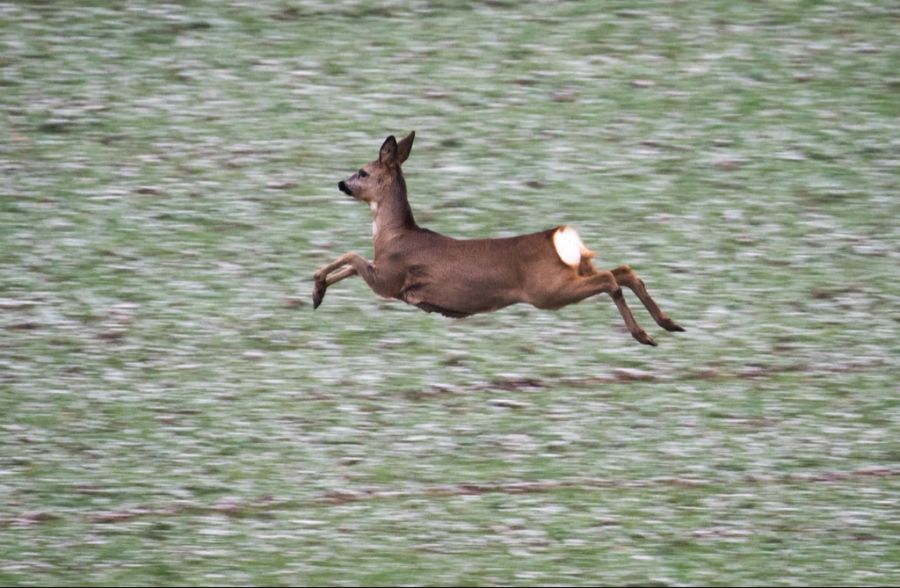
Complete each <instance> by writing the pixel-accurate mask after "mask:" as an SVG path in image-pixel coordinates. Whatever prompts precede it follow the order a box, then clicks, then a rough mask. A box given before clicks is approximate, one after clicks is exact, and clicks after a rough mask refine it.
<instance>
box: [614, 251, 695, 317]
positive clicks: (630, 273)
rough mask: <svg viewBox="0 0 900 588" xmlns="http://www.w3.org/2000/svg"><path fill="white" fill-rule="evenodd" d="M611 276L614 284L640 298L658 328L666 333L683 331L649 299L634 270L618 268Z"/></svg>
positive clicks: (627, 267)
mask: <svg viewBox="0 0 900 588" xmlns="http://www.w3.org/2000/svg"><path fill="white" fill-rule="evenodd" d="M612 274H613V276H614V277H615V278H616V282H618V283H619V284H621V285H622V286H625V287H626V288H629V289H630V290H631V291H632V292H634V293H635V294H637V297H638V298H640V300H641V302H642V303H643V304H644V306H645V307H646V308H647V310H648V311H649V312H650V316H652V317H653V320H655V321H656V324H658V325H659V326H660V327H662V328H664V329H665V330H667V331H684V328H682V327H681V326H680V325H679V324H678V323H676V322H675V321H673V320H672V319H671V318H669V315H667V314H666V313H664V312H663V311H662V310H661V309H660V308H659V306H657V305H656V302H655V301H654V300H653V299H652V298H650V294H649V293H648V292H647V288H646V287H645V286H644V281H643V280H642V279H640V278H639V277H638V275H637V274H636V273H634V270H632V269H631V266H628V265H623V266H619V267H617V268H616V269H614V270H612Z"/></svg>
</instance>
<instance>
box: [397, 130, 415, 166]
mask: <svg viewBox="0 0 900 588" xmlns="http://www.w3.org/2000/svg"><path fill="white" fill-rule="evenodd" d="M415 138H416V132H415V131H410V133H409V134H408V135H406V136H405V137H403V138H402V139H400V142H399V143H397V165H403V162H405V161H406V159H407V158H408V157H409V152H410V151H411V150H412V144H413V139H415Z"/></svg>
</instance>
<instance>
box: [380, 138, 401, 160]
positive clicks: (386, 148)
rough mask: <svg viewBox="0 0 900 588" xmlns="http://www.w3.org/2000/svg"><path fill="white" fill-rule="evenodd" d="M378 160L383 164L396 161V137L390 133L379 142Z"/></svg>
mask: <svg viewBox="0 0 900 588" xmlns="http://www.w3.org/2000/svg"><path fill="white" fill-rule="evenodd" d="M378 161H380V162H381V163H382V164H384V165H394V164H395V163H396V162H397V139H395V138H394V135H391V136H390V137H388V138H387V139H385V140H384V143H382V144H381V151H379V152H378Z"/></svg>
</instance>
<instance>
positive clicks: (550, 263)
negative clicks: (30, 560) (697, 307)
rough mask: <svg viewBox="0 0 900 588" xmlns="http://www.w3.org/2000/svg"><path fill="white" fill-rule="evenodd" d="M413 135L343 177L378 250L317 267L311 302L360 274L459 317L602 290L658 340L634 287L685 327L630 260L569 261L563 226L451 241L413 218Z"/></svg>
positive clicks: (387, 291) (641, 337) (665, 323)
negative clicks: (641, 315)
mask: <svg viewBox="0 0 900 588" xmlns="http://www.w3.org/2000/svg"><path fill="white" fill-rule="evenodd" d="M414 138H415V133H410V134H409V135H408V136H406V137H405V138H404V139H402V140H401V141H399V142H398V141H396V139H394V137H392V136H391V137H388V138H387V140H385V142H384V144H383V145H382V146H381V149H380V151H379V155H378V159H377V160H375V161H372V162H370V163H368V164H366V165H364V166H363V167H362V169H361V170H360V171H358V172H357V173H356V174H354V175H352V176H350V177H349V178H347V180H345V181H343V182H340V183H339V184H338V187H339V189H340V190H341V191H342V192H344V193H346V194H348V195H350V196H352V197H353V198H356V199H358V200H362V201H364V202H367V203H369V205H370V207H371V208H372V211H373V243H374V249H375V258H374V259H373V260H372V261H371V262H369V261H367V260H366V259H365V258H363V257H361V256H360V255H357V254H356V253H346V254H344V255H342V256H341V257H339V258H338V259H336V260H335V261H334V262H332V263H330V264H327V265H325V266H323V267H321V268H320V269H319V270H318V271H317V272H316V274H315V277H314V281H315V287H314V290H313V306H314V308H318V306H319V305H320V304H321V303H322V299H323V298H324V296H325V290H326V289H327V287H328V286H331V285H332V284H334V283H336V282H338V281H340V280H343V279H344V278H348V277H350V276H353V275H359V276H360V277H362V278H363V279H364V280H365V281H366V283H367V284H368V285H369V287H370V288H372V290H373V291H374V292H375V293H376V294H379V295H380V296H383V297H385V298H396V299H398V300H403V301H405V302H407V303H409V304H412V305H414V306H417V307H418V308H421V309H422V310H424V311H426V312H439V313H441V314H443V315H445V316H449V317H454V318H460V317H465V316H469V315H472V314H476V313H480V312H491V311H494V310H498V309H500V308H503V307H505V306H509V305H510V304H515V303H518V302H525V303H528V304H532V305H534V306H536V307H538V308H545V309H557V308H561V307H563V306H566V305H568V304H572V303H574V302H579V301H580V300H583V299H585V298H587V297H588V296H592V295H594V294H599V293H601V292H605V293H607V294H609V295H610V296H611V297H612V298H613V301H614V302H615V303H616V307H617V308H618V309H619V312H620V314H621V315H622V318H623V319H624V320H625V324H626V325H627V326H628V329H629V331H630V332H631V334H632V335H633V336H634V338H635V339H637V340H638V341H640V342H641V343H646V344H648V345H655V344H656V343H655V341H654V340H653V338H651V337H650V336H649V335H648V334H647V333H646V332H645V331H644V330H643V329H642V328H641V327H640V326H639V325H638V324H637V322H636V321H635V320H634V316H633V315H632V313H631V310H630V309H629V307H628V305H627V304H626V303H625V299H624V297H623V296H622V290H621V287H620V286H625V287H627V288H629V289H631V290H632V291H634V292H635V294H637V296H638V298H639V299H640V300H641V302H642V303H643V304H644V306H645V307H646V308H647V310H648V311H649V312H650V314H651V316H653V318H654V319H655V320H656V322H657V323H658V324H659V325H660V326H662V327H663V328H665V329H667V330H669V331H681V330H683V329H682V328H681V327H680V326H678V325H677V324H676V323H675V322H674V321H672V319H670V318H669V317H668V316H667V315H666V314H665V313H663V312H662V311H661V310H660V309H659V307H658V306H657V305H656V303H655V302H654V301H653V299H652V298H651V297H650V295H649V294H648V293H647V290H646V288H645V287H644V283H643V282H642V281H641V280H640V279H639V278H638V277H637V275H636V274H635V273H634V272H633V271H632V269H631V268H630V267H628V266H622V267H619V268H616V269H614V270H611V271H600V270H597V269H596V268H595V267H594V265H593V264H592V263H591V260H590V258H591V257H592V256H593V254H591V253H590V252H585V253H584V254H583V255H582V258H581V261H580V263H579V264H578V266H577V267H570V266H568V265H566V264H565V263H563V261H562V260H561V259H560V257H559V255H558V254H557V252H556V249H555V248H554V245H553V235H554V233H555V232H556V231H557V230H560V229H561V227H554V228H552V229H547V230H545V231H541V232H538V233H531V234H528V235H519V236H516V237H507V238H502V239H467V240H461V239H454V238H452V237H447V236H444V235H441V234H438V233H435V232H434V231H430V230H428V229H424V228H422V227H420V226H419V225H418V224H416V221H415V218H414V217H413V213H412V209H411V208H410V206H409V201H408V199H407V194H406V182H405V181H404V179H403V172H402V171H401V169H400V166H401V165H402V164H403V163H404V162H405V161H406V159H407V157H409V154H410V151H411V149H412V143H413V139H414Z"/></svg>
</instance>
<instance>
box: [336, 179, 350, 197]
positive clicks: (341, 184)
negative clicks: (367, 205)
mask: <svg viewBox="0 0 900 588" xmlns="http://www.w3.org/2000/svg"><path fill="white" fill-rule="evenodd" d="M338 190H340V191H341V192H343V193H344V194H346V195H348V196H353V194H351V193H350V188H348V187H347V183H346V182H338Z"/></svg>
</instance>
